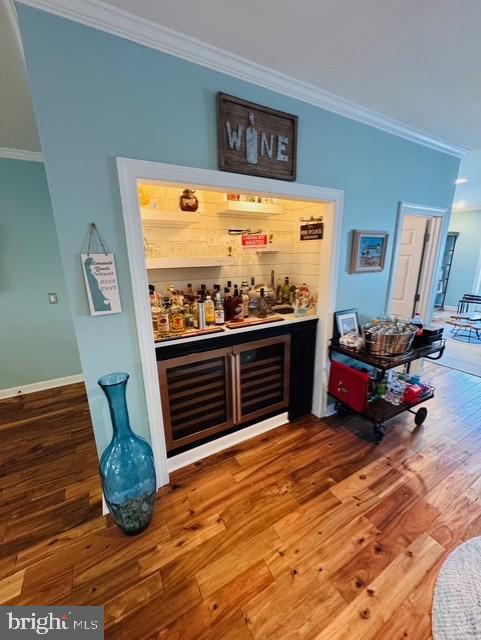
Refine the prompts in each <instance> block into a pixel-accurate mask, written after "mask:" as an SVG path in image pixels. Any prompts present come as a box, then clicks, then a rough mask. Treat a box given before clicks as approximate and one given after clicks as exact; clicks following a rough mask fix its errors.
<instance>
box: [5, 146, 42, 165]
mask: <svg viewBox="0 0 481 640" xmlns="http://www.w3.org/2000/svg"><path fill="white" fill-rule="evenodd" d="M0 158H7V159H8V160H28V161H30V162H43V155H42V154H41V153H40V151H25V150H24V149H9V148H8V147H0Z"/></svg>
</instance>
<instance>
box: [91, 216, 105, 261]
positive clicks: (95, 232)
mask: <svg viewBox="0 0 481 640" xmlns="http://www.w3.org/2000/svg"><path fill="white" fill-rule="evenodd" d="M92 239H94V241H95V240H96V241H97V242H98V244H99V245H100V246H101V247H102V253H104V254H105V255H108V253H109V252H108V251H107V248H106V246H105V244H104V241H103V240H102V238H101V237H100V233H99V231H98V229H97V226H96V224H95V222H91V223H90V227H89V245H88V249H87V255H88V256H89V255H90V249H91V246H92Z"/></svg>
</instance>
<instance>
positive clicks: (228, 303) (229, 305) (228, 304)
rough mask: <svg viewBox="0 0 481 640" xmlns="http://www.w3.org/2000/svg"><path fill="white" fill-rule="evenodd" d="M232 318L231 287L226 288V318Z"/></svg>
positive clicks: (226, 319) (226, 320)
mask: <svg viewBox="0 0 481 640" xmlns="http://www.w3.org/2000/svg"><path fill="white" fill-rule="evenodd" d="M231 319H232V296H231V294H230V289H229V287H225V289H224V320H225V322H229V321H230V320H231Z"/></svg>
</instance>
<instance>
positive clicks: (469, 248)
mask: <svg viewBox="0 0 481 640" xmlns="http://www.w3.org/2000/svg"><path fill="white" fill-rule="evenodd" d="M449 230H450V231H458V232H459V236H458V240H457V242H456V248H455V251H454V259H453V265H452V267H451V273H450V274H449V282H448V290H447V292H446V300H445V303H444V304H445V305H446V306H448V307H457V306H458V300H459V299H460V298H462V297H463V295H464V294H465V293H479V291H474V284H475V283H474V280H475V276H476V271H477V268H478V260H479V258H480V253H481V211H453V213H452V214H451V221H450V224H449Z"/></svg>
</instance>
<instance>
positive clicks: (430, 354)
mask: <svg viewBox="0 0 481 640" xmlns="http://www.w3.org/2000/svg"><path fill="white" fill-rule="evenodd" d="M444 349H445V340H439V341H437V342H435V343H434V344H431V345H426V346H422V347H420V348H418V349H412V350H411V351H409V352H407V353H404V354H402V355H395V356H378V355H373V354H370V353H367V352H365V351H353V350H351V349H347V348H346V347H343V346H342V345H337V344H331V345H330V346H329V358H330V360H331V361H332V360H335V359H337V358H336V355H340V356H344V357H345V358H350V359H351V360H356V361H358V362H362V363H364V364H366V365H368V366H369V367H372V368H373V369H374V375H371V376H370V377H371V378H372V379H374V380H376V381H379V380H382V379H383V377H384V375H385V373H386V371H388V370H389V369H395V368H396V367H399V366H402V365H405V367H406V369H405V370H406V372H407V373H408V372H409V370H410V366H411V363H412V362H414V360H419V358H427V359H429V360H439V359H440V358H441V357H442V355H443V353H444ZM329 395H330V396H332V397H333V398H334V399H335V400H336V410H337V412H338V415H339V416H341V417H342V416H345V415H347V414H348V413H355V414H358V415H362V416H363V417H364V418H366V419H367V420H369V421H370V422H371V423H372V425H373V428H374V436H375V438H376V442H377V443H379V442H381V440H382V439H383V438H384V435H385V430H384V423H385V422H387V421H388V420H390V419H391V418H394V416H397V415H399V414H400V413H402V412H403V411H409V412H410V413H413V414H414V422H415V424H416V425H417V426H419V425H421V424H423V422H424V421H425V420H426V417H427V414H428V411H427V409H426V407H421V408H419V409H417V410H414V407H416V406H417V405H420V404H423V403H424V402H426V401H427V400H430V399H431V398H433V397H434V387H430V389H429V392H427V393H426V394H424V395H423V396H422V397H421V398H419V399H417V400H416V401H415V402H412V403H407V402H401V404H398V405H394V404H391V403H390V402H387V401H386V400H384V399H382V398H380V399H377V400H374V401H371V402H368V403H366V406H365V408H363V409H362V410H356V409H353V408H352V406H350V405H349V404H348V403H347V402H346V399H345V398H343V397H342V393H340V392H339V393H334V392H333V390H332V389H331V390H330V391H329Z"/></svg>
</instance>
